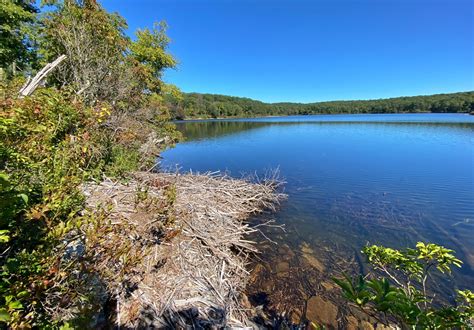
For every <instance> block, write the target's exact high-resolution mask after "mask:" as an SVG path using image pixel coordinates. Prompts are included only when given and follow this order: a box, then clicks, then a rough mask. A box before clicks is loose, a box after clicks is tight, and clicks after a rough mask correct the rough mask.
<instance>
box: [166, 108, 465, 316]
mask: <svg viewBox="0 0 474 330" xmlns="http://www.w3.org/2000/svg"><path fill="white" fill-rule="evenodd" d="M177 127H178V129H179V130H180V131H181V132H182V133H183V134H184V136H185V138H186V141H185V142H182V143H179V144H178V145H177V146H176V147H175V148H173V149H170V150H168V151H166V152H164V153H163V154H162V156H163V160H162V162H161V166H162V168H165V169H168V170H175V169H176V168H179V169H180V171H189V170H192V171H196V172H205V171H217V170H221V171H227V172H228V173H229V174H230V175H231V176H234V177H241V176H242V175H246V174H252V173H257V174H258V175H260V176H262V175H264V173H265V172H266V171H268V170H271V169H276V168H278V169H279V171H280V176H281V177H282V178H283V179H284V180H285V181H286V184H285V186H284V192H285V193H286V194H288V200H287V201H285V202H284V203H283V204H282V205H281V208H280V209H279V211H278V212H277V213H275V214H272V215H265V216H264V217H272V218H274V219H275V221H276V223H277V224H285V231H284V232H283V231H282V230H280V229H278V228H268V229H266V230H265V234H266V235H267V236H268V237H269V238H270V239H271V240H272V241H274V242H276V243H277V244H273V243H271V242H268V241H266V240H263V239H262V240H261V249H262V255H261V256H260V257H259V258H258V260H256V261H255V265H254V266H258V267H256V268H257V270H256V271H255V272H254V276H253V277H252V280H251V283H250V285H249V287H250V289H249V290H250V292H251V293H253V299H255V301H256V303H258V301H257V300H258V299H261V300H266V303H268V304H270V305H271V306H272V307H273V308H274V309H279V310H291V309H292V308H296V309H295V310H296V312H295V315H296V316H297V317H298V313H300V314H301V310H300V311H299V312H298V308H299V307H298V306H300V305H302V304H303V305H304V302H305V300H306V299H307V298H308V297H311V296H312V295H314V294H320V295H322V296H324V297H326V298H327V299H329V300H332V301H336V300H337V297H336V293H334V292H332V291H333V289H334V287H333V285H332V282H331V280H330V276H333V275H337V274H340V273H341V272H342V271H347V270H351V269H352V270H357V271H365V270H366V265H365V264H364V262H363V258H362V257H361V255H360V249H361V247H362V246H364V245H365V244H367V243H371V244H384V245H387V246H391V247H396V248H400V247H407V246H413V245H414V243H416V242H417V241H419V240H422V241H427V242H434V243H438V244H441V245H444V246H446V247H449V248H452V249H454V250H455V251H456V255H457V256H458V257H459V258H460V259H461V260H463V261H464V265H463V268H462V269H461V270H458V271H456V272H455V273H454V274H453V277H452V278H451V279H449V280H448V281H444V282H443V285H440V287H439V288H438V290H439V291H440V292H442V293H443V294H444V295H445V296H446V297H447V298H448V299H450V298H452V297H450V296H449V292H452V291H451V290H452V289H453V288H470V289H471V290H472V289H474V285H473V283H474V238H473V237H474V116H469V115H466V114H393V115H389V114H385V115H317V116H292V117H273V118H255V119H235V120H208V121H189V122H184V123H183V122H178V123H177ZM177 164H178V165H177ZM257 239H258V238H257ZM295 306H296V307H295ZM300 309H301V308H300ZM297 317H296V318H295V319H297Z"/></svg>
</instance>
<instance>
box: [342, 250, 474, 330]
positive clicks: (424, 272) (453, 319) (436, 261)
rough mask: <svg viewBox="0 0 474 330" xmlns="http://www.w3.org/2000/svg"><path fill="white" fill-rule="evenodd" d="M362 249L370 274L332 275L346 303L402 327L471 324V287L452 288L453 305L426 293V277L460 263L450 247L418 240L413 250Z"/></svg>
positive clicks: (473, 310) (468, 326) (465, 326)
mask: <svg viewBox="0 0 474 330" xmlns="http://www.w3.org/2000/svg"><path fill="white" fill-rule="evenodd" d="M362 252H363V253H364V254H365V255H366V256H367V259H368V262H369V263H370V264H371V265H372V266H373V268H374V270H375V271H376V272H377V273H376V274H374V275H370V276H362V275H359V276H357V277H355V278H351V277H349V276H347V275H346V276H345V278H343V279H334V281H335V282H336V283H337V284H338V285H339V286H340V287H341V289H342V293H343V295H344V297H345V298H346V299H347V300H348V301H349V302H351V303H354V304H355V305H357V306H358V307H360V308H361V309H362V310H363V311H364V312H367V313H368V314H369V315H371V316H374V317H377V318H379V319H380V317H382V320H383V322H384V323H389V322H393V321H395V322H396V323H397V324H398V325H399V326H401V327H402V328H403V329H408V328H416V329H450V328H462V329H471V328H472V326H473V324H472V321H473V318H474V306H473V302H474V294H473V293H472V292H471V291H469V290H458V291H457V303H456V304H455V305H442V304H441V303H440V302H439V301H436V300H435V299H434V297H432V296H431V295H430V290H429V286H428V279H429V278H430V277H431V274H432V272H433V271H436V270H437V271H438V272H440V273H441V274H446V273H450V272H451V267H452V266H456V267H461V264H462V262H461V261H460V260H459V259H457V258H456V257H455V256H454V254H453V251H452V250H450V249H446V248H445V247H443V246H440V245H436V244H432V243H429V244H425V243H423V242H418V243H417V244H416V248H414V249H411V248H409V249H405V250H396V249H392V248H387V247H383V246H377V245H371V246H366V247H364V249H363V250H362ZM379 274H383V275H379Z"/></svg>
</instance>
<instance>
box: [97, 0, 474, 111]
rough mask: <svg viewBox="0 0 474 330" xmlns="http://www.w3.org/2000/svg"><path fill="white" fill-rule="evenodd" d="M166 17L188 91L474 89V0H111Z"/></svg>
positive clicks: (125, 12) (139, 13)
mask: <svg viewBox="0 0 474 330" xmlns="http://www.w3.org/2000/svg"><path fill="white" fill-rule="evenodd" d="M100 2H101V3H102V4H103V6H104V7H105V8H106V9H107V10H109V11H116V12H119V13H120V14H121V15H122V16H124V17H125V18H126V19H127V21H128V24H129V31H128V32H129V34H130V35H133V33H134V31H135V30H136V29H137V28H140V27H147V26H148V27H151V26H152V24H153V22H154V21H159V20H165V21H167V23H168V25H169V31H168V32H169V33H168V34H169V36H170V37H171V38H172V44H171V47H170V51H171V52H172V53H173V54H174V55H175V57H176V58H177V59H178V60H179V62H180V63H179V66H178V69H177V70H172V71H169V72H167V73H166V75H165V79H166V80H167V81H168V82H170V83H173V84H176V85H177V86H178V87H180V88H181V89H182V90H183V91H185V92H202V93H216V94H226V95H236V96H245V97H250V98H253V99H258V100H262V101H267V102H277V101H294V102H311V101H323V100H340V99H372V98H385V97H392V96H402V95H421V94H435V93H447V92H458V91H467V90H474V41H473V40H474V18H473V16H474V8H473V6H474V5H473V3H474V2H473V1H472V0H313V1H310V0H306V1H300V0H287V1H281V0H280V1H266V0H263V1H258V0H254V1H251V0H246V1H239V0H234V1H231V0H186V1H185V0H133V1H132V0H127V1H125V0H121V1H117V0H103V1H100Z"/></svg>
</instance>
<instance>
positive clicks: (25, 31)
mask: <svg viewBox="0 0 474 330" xmlns="http://www.w3.org/2000/svg"><path fill="white" fill-rule="evenodd" d="M36 12H37V9H36V7H35V6H34V5H33V2H31V1H28V0H2V1H0V22H2V23H1V27H0V69H2V70H4V71H5V72H6V73H7V74H9V75H14V74H15V73H16V71H17V70H18V71H20V70H22V69H26V68H27V66H28V65H31V64H32V59H33V57H34V55H35V54H34V52H33V51H34V49H32V47H33V44H32V40H31V38H30V36H29V33H30V32H31V29H30V27H31V24H32V23H33V22H34V21H35V19H36V15H35V14H36ZM0 78H1V76H0Z"/></svg>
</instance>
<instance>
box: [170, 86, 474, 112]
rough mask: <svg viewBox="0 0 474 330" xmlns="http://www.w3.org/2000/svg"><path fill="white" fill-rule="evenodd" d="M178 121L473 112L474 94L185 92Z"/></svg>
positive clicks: (176, 105) (177, 105)
mask: <svg viewBox="0 0 474 330" xmlns="http://www.w3.org/2000/svg"><path fill="white" fill-rule="evenodd" d="M169 102H170V103H171V105H172V106H171V108H172V112H173V115H174V117H175V118H177V119H186V118H187V119H190V118H222V117H258V116H272V115H275V116H278V115H281V116H284V115H307V114H337V113H407V112H408V113H410V112H465V113H469V112H472V111H474V91H470V92H461V93H452V94H436V95H427V96H411V97H396V98H389V99H378V100H360V101H359V100H358V101H331V102H317V103H264V102H261V101H256V100H252V99H249V98H242V97H235V96H225V95H215V94H199V93H184V94H183V97H182V99H180V100H177V99H170V100H169Z"/></svg>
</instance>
